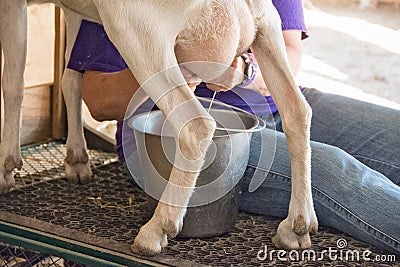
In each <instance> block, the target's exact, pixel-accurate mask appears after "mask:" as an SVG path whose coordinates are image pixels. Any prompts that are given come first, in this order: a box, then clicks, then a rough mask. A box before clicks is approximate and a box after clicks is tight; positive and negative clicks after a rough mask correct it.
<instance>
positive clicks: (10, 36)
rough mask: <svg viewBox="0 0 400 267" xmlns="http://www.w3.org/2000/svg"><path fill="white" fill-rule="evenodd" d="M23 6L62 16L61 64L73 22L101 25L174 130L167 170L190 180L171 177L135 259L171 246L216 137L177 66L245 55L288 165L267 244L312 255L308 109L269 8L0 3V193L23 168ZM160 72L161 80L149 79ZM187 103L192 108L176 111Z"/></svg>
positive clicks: (248, 3)
mask: <svg viewBox="0 0 400 267" xmlns="http://www.w3.org/2000/svg"><path fill="white" fill-rule="evenodd" d="M27 2H28V3H49V2H50V3H55V4H56V5H58V6H60V7H61V8H62V9H63V10H64V12H65V17H66V24H67V39H68V41H67V51H66V58H67V59H68V58H69V55H70V52H71V48H72V45H73V43H74V40H75V37H76V35H77V31H78V29H79V25H80V21H81V19H82V18H85V19H88V20H91V21H96V22H100V23H102V24H103V25H104V28H105V30H106V32H107V34H108V36H109V37H110V39H111V41H112V42H113V43H114V44H115V46H116V47H117V48H118V50H119V52H120V53H121V55H122V56H123V58H124V59H125V61H126V62H127V64H128V66H129V68H130V69H131V71H132V73H133V75H134V77H135V78H136V79H137V80H138V82H139V83H140V84H141V85H142V86H143V89H144V91H145V92H146V93H147V95H148V96H149V97H150V98H151V99H152V100H153V101H154V102H155V103H157V106H158V107H159V108H160V110H161V111H162V112H163V113H164V115H165V116H166V117H168V118H169V121H170V123H171V124H172V125H173V127H174V129H175V131H176V135H177V138H178V144H179V146H180V149H181V153H176V154H177V155H176V158H175V163H174V164H175V165H176V164H177V163H178V162H182V161H184V160H187V159H188V160H192V161H193V164H192V165H191V167H192V170H194V171H183V170H181V169H179V168H176V167H174V168H173V170H172V173H171V177H170V179H169V181H170V182H169V184H168V185H167V187H166V189H165V191H164V193H163V195H162V199H161V200H162V201H160V202H159V204H158V206H157V208H156V210H155V212H154V215H153V217H152V218H151V219H150V221H149V222H147V223H146V224H145V225H144V226H143V227H142V228H141V229H140V232H139V234H138V236H137V237H136V239H135V241H134V244H133V245H132V250H133V251H134V252H138V253H143V254H149V255H152V254H156V253H159V252H160V251H161V249H162V248H163V247H164V246H166V245H167V236H168V237H170V238H173V237H175V236H176V235H177V234H178V232H179V231H180V229H181V228H182V224H183V223H182V222H183V217H184V215H185V212H186V207H185V206H186V205H187V203H188V201H189V198H190V196H191V194H192V191H193V190H192V189H191V188H193V187H194V185H195V183H196V179H197V176H198V173H199V170H200V168H201V165H202V164H203V155H204V152H205V150H206V149H207V147H208V145H209V144H210V139H211V138H212V136H213V132H214V129H215V122H214V120H213V119H212V118H211V117H210V115H209V114H208V113H207V112H206V110H205V109H204V108H203V107H202V106H201V105H200V103H199V102H198V101H197V100H196V98H195V97H194V95H193V93H192V91H191V90H190V88H189V87H188V86H187V84H186V82H185V79H184V77H183V75H182V73H181V72H180V69H179V67H178V62H179V63H184V62H189V61H213V62H217V63H221V64H223V65H225V66H229V65H230V64H231V62H232V61H233V59H234V57H235V56H236V55H239V54H241V53H243V52H244V51H246V50H247V49H248V48H249V47H250V45H251V46H252V48H253V51H254V53H255V54H256V56H257V58H258V61H259V65H260V68H261V71H262V73H263V74H265V73H267V75H265V77H264V79H265V81H266V84H267V87H268V88H269V90H270V92H271V94H272V97H273V98H274V100H275V101H276V104H277V107H278V109H279V111H280V113H281V117H282V123H283V129H284V132H285V135H286V138H287V143H288V148H289V151H290V157H291V162H292V164H291V166H292V195H291V201H290V206H289V214H288V217H287V218H286V219H285V220H283V221H282V222H281V223H280V225H279V227H278V230H277V236H276V237H275V238H274V239H273V241H274V243H275V245H277V246H278V247H282V248H286V249H297V248H307V247H309V246H310V245H311V242H310V237H309V231H316V230H317V225H318V223H317V218H316V215H315V212H314V207H313V202H312V195H311V149H310V145H309V137H310V123H311V109H310V107H309V106H308V104H307V103H306V101H305V99H304V97H303V95H302V94H301V93H300V92H299V90H298V88H297V86H296V83H295V81H294V78H293V75H292V73H291V71H290V69H289V64H288V60H287V56H286V52H285V46H284V40H283V37H282V31H281V22H280V18H279V15H278V13H277V11H276V9H275V7H274V6H273V4H272V2H271V1H270V0H192V1H187V0H175V1H162V0H134V1H133V0H114V1H106V0H31V1H30V0H28V1H27V0H0V40H1V44H2V46H3V51H4V61H5V65H4V75H3V81H2V82H3V94H4V105H5V106H4V110H5V113H4V118H5V120H4V133H3V137H2V139H1V140H3V142H2V143H1V146H0V188H1V191H7V190H9V189H10V188H11V187H12V186H14V183H15V182H14V178H13V173H12V172H13V170H14V168H20V167H21V166H22V160H21V154H20V143H19V127H20V126H19V124H20V111H21V102H22V98H23V90H24V82H23V73H24V68H25V61H26V33H27V25H26V23H27V18H26V5H27ZM215 30H217V32H216V31H215ZM198 40H202V42H199V41H198ZM210 51H211V52H210ZM144 55H145V56H144ZM168 68H169V71H168V72H167V75H159V76H158V77H157V78H156V79H149V78H150V77H151V76H152V75H153V74H156V73H165V72H163V71H164V70H166V69H168ZM193 71H196V70H193ZM213 71H214V72H216V73H214V74H213V75H215V74H222V73H223V71H225V69H224V68H220V69H216V70H213ZM80 80H81V75H80V74H79V73H77V72H75V71H72V70H69V69H65V72H64V77H63V82H62V88H63V94H64V98H65V102H66V105H67V112H68V139H67V144H66V148H67V157H66V159H65V167H66V176H67V178H68V179H69V180H71V181H74V182H78V181H80V182H82V183H85V182H88V181H90V179H91V178H90V177H91V171H90V168H89V164H88V156H87V152H86V143H85V140H84V137H83V133H82V125H81V95H80ZM169 88H175V89H173V90H169ZM186 101H190V103H191V104H190V105H186V106H185V107H184V108H183V109H176V107H178V105H179V104H181V103H184V102H186ZM193 129H195V130H193ZM200 142H202V146H200V145H199V144H200ZM204 144H206V145H204ZM194 148H199V149H194ZM172 184H175V185H179V186H182V187H181V189H180V190H179V192H175V191H176V189H175V188H176V187H174V186H171V185H172ZM182 188H189V189H182ZM171 201H172V202H171ZM165 203H179V204H180V205H178V206H173V205H168V204H165Z"/></svg>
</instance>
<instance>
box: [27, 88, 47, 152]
mask: <svg viewBox="0 0 400 267" xmlns="http://www.w3.org/2000/svg"><path fill="white" fill-rule="evenodd" d="M24 94H25V95H24V100H23V101H22V124H21V145H27V144H32V143H36V142H39V141H43V140H47V139H49V138H50V137H51V127H50V126H51V113H50V112H51V108H50V95H51V92H50V87H49V86H39V87H31V88H29V89H25V92H24Z"/></svg>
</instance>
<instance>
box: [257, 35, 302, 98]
mask: <svg viewBox="0 0 400 267" xmlns="http://www.w3.org/2000/svg"><path fill="white" fill-rule="evenodd" d="M301 34H302V31H300V30H284V31H283V39H284V41H285V46H286V53H287V56H288V60H289V65H290V68H291V70H292V73H293V75H294V76H295V77H296V75H297V73H298V72H299V70H300V67H301V60H302V53H303V51H302V43H301ZM255 56H256V57H257V55H255ZM267 75H268V74H267ZM251 86H253V87H255V88H256V89H258V90H259V91H260V92H261V94H263V95H269V91H268V89H267V86H266V85H265V82H264V79H263V77H262V73H261V70H259V69H258V70H257V75H256V77H255V79H254V82H253V85H250V86H249V88H250V89H254V88H251Z"/></svg>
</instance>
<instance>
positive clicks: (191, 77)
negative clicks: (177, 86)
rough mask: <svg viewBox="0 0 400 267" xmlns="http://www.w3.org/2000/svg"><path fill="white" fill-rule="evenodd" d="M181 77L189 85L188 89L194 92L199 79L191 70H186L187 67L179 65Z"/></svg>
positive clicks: (199, 81)
mask: <svg viewBox="0 0 400 267" xmlns="http://www.w3.org/2000/svg"><path fill="white" fill-rule="evenodd" d="M180 69H181V72H182V75H183V77H184V78H185V80H186V83H187V84H188V85H189V87H190V89H191V90H192V91H193V92H194V90H196V86H198V85H199V84H200V83H201V79H200V78H199V77H198V76H197V75H195V74H194V73H193V72H191V71H190V70H188V69H187V68H185V67H183V66H180Z"/></svg>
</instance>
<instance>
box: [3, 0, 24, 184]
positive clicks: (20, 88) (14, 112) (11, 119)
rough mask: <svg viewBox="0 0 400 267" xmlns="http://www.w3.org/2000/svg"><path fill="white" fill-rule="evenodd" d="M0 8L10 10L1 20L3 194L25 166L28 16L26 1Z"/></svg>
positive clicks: (15, 2)
mask: <svg viewBox="0 0 400 267" xmlns="http://www.w3.org/2000/svg"><path fill="white" fill-rule="evenodd" d="M0 5H1V6H0V7H1V8H0V10H7V13H6V14H1V18H0V24H1V25H0V40H1V44H2V46H3V51H4V72H3V80H2V83H3V96H4V128H3V135H2V139H1V145H0V192H5V191H8V190H10V188H11V187H14V185H15V180H14V177H13V170H14V169H15V168H17V169H21V167H22V159H21V151H20V121H21V106H22V99H23V92H24V70H25V63H26V49H27V48H26V44H27V39H26V38H27V35H26V34H27V14H26V3H25V1H24V0H16V1H0ZM4 5H5V6H4ZM0 53H1V51H0Z"/></svg>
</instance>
